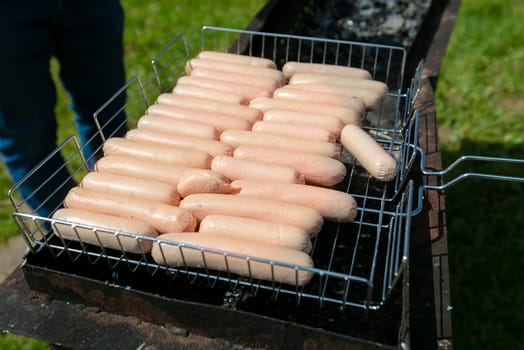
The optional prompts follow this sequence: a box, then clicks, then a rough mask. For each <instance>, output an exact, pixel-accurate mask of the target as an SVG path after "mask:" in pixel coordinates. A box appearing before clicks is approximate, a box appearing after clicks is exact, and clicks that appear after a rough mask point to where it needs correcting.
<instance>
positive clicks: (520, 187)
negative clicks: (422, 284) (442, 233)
mask: <svg viewBox="0 0 524 350" xmlns="http://www.w3.org/2000/svg"><path fill="white" fill-rule="evenodd" d="M466 154H468V155H469V154H472V155H483V156H494V157H511V158H524V145H519V146H516V147H511V148H508V147H507V146H503V145H500V144H479V143H473V142H469V141H464V142H462V143H461V145H460V147H459V150H458V151H456V152H454V151H453V152H450V151H445V150H442V158H443V164H444V166H447V165H449V164H451V163H452V162H453V161H454V160H455V159H457V158H458V157H460V156H462V155H466ZM465 167H466V168H465V169H464V167H463V168H462V169H461V170H459V171H460V172H459V173H458V175H460V174H461V173H464V172H467V171H475V172H489V173H495V174H501V175H511V176H518V177H524V166H523V165H518V166H517V165H507V164H493V163H490V164H479V163H474V164H469V165H467V166H466V165H465ZM452 176H453V175H452ZM449 180H450V179H448V178H447V177H446V178H445V181H449ZM523 199H524V183H517V182H504V181H495V180H484V179H467V180H465V181H463V182H460V183H458V184H456V185H454V186H452V187H451V188H449V189H448V190H446V211H447V226H448V248H449V264H450V265H449V266H450V275H451V301H452V305H453V316H452V323H453V340H454V344H455V348H457V349H477V348H480V347H487V348H489V349H517V348H520V346H522V344H523V342H524V312H523V311H524V272H523V271H524V205H523V204H522V201H523Z"/></svg>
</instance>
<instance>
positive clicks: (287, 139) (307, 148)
mask: <svg viewBox="0 0 524 350" xmlns="http://www.w3.org/2000/svg"><path fill="white" fill-rule="evenodd" d="M220 141H222V142H224V143H227V144H229V145H231V146H233V147H235V148H236V147H239V146H243V145H245V146H260V147H272V148H273V149H275V148H276V149H283V150H289V151H297V152H306V153H311V154H317V155H322V156H325V157H330V158H334V159H338V158H339V157H340V145H338V144H335V143H332V142H321V141H311V140H304V139H302V138H299V137H291V136H283V135H275V134H265V133H257V132H252V131H247V130H225V131H224V132H222V134H220Z"/></svg>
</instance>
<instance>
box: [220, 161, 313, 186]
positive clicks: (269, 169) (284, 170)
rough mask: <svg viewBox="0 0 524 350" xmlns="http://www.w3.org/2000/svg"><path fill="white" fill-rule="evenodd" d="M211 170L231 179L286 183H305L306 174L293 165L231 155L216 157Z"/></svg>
mask: <svg viewBox="0 0 524 350" xmlns="http://www.w3.org/2000/svg"><path fill="white" fill-rule="evenodd" d="M211 170H214V171H216V172H218V173H221V174H223V175H224V176H226V177H227V178H228V179H230V180H236V179H250V180H260V181H262V180H266V181H274V182H285V183H302V184H303V183H305V179H304V175H302V174H300V173H299V172H298V171H296V170H295V169H293V168H291V167H288V166H285V165H276V164H270V163H265V162H262V161H255V160H245V159H239V158H233V157H229V156H217V157H214V158H213V160H212V162H211Z"/></svg>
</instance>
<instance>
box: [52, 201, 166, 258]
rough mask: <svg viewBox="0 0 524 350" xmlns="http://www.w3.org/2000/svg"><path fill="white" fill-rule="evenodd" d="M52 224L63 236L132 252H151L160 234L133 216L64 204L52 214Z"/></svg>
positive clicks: (56, 232) (57, 233)
mask: <svg viewBox="0 0 524 350" xmlns="http://www.w3.org/2000/svg"><path fill="white" fill-rule="evenodd" d="M51 226H52V228H53V231H54V232H55V234H56V235H58V236H59V237H61V238H65V239H71V240H75V241H80V242H83V243H89V244H94V245H98V246H102V247H106V248H111V249H116V250H119V251H126V252H130V253H137V254H143V253H149V252H150V251H151V247H152V241H153V240H152V239H146V238H144V237H152V238H154V237H156V236H158V232H157V230H155V229H154V228H153V226H151V225H149V224H147V223H145V222H142V221H138V220H134V219H125V218H121V217H118V216H114V215H107V214H99V213H94V212H90V211H86V210H80V209H70V208H61V209H58V210H57V211H56V212H55V213H54V214H53V221H52V222H51Z"/></svg>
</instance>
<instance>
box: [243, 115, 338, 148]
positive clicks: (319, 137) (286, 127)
mask: <svg viewBox="0 0 524 350" xmlns="http://www.w3.org/2000/svg"><path fill="white" fill-rule="evenodd" d="M251 131H253V132H262V133H266V134H275V135H283V136H291V137H299V138H301V139H306V140H311V141H321V142H332V143H333V142H336V141H337V137H336V135H335V134H333V133H331V132H329V131H328V130H327V129H324V128H322V127H320V126H313V125H307V124H293V123H286V122H274V121H267V120H265V121H258V122H256V123H255V124H253V126H252V127H251Z"/></svg>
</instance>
